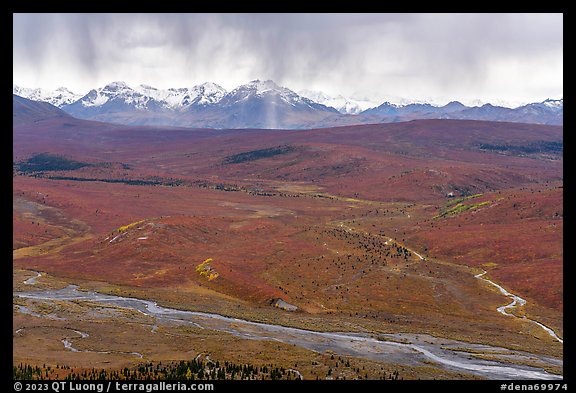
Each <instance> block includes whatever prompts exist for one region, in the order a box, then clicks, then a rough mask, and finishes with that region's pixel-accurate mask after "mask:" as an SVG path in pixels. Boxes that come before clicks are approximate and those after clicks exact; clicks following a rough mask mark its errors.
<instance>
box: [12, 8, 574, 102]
mask: <svg viewBox="0 0 576 393" xmlns="http://www.w3.org/2000/svg"><path fill="white" fill-rule="evenodd" d="M13 22H14V23H13V82H14V84H17V85H19V86H22V87H41V88H45V89H56V88H58V87H60V86H65V87H67V88H69V89H70V90H71V91H73V92H75V93H81V94H85V93H87V92H88V91H89V90H90V89H93V88H98V87H102V86H104V85H106V84H107V83H109V82H112V81H124V82H126V83H127V84H128V85H130V86H133V87H135V86H137V85H140V84H147V85H151V86H154V87H157V88H169V87H191V86H194V85H196V84H200V83H204V82H214V83H217V84H219V85H221V86H222V87H224V88H225V89H227V90H232V89H233V88H235V87H237V86H239V85H241V84H244V83H247V82H249V81H251V80H254V79H260V80H267V79H271V80H273V81H275V82H276V83H277V84H279V85H281V86H285V87H288V88H289V89H291V90H294V91H300V90H303V89H308V90H319V91H323V92H325V93H327V94H330V95H338V94H342V95H344V96H346V97H351V98H356V99H363V98H364V99H369V100H371V101H375V102H383V101H385V100H388V101H391V102H395V101H396V102H398V101H399V100H401V99H406V100H409V101H411V100H413V101H428V102H434V103H437V104H445V103H447V102H449V101H453V100H458V101H461V102H463V103H465V104H474V103H477V102H482V103H485V102H491V103H495V104H508V106H516V105H521V104H525V103H529V102H540V101H543V100H545V99H546V98H556V99H558V98H562V97H563V15H562V14H281V13H280V14H14V15H13Z"/></svg>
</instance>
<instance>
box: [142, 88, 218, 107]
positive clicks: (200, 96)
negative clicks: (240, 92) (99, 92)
mask: <svg viewBox="0 0 576 393" xmlns="http://www.w3.org/2000/svg"><path fill="white" fill-rule="evenodd" d="M135 90H136V91H137V92H139V93H141V94H143V95H144V96H148V97H151V98H153V99H154V100H156V101H158V102H160V103H162V104H163V106H164V107H165V108H168V109H183V108H188V107H190V106H191V105H212V104H216V103H217V102H219V101H220V100H221V99H222V97H224V95H225V94H226V90H225V89H224V88H223V87H222V86H220V85H217V84H216V83H211V82H206V83H203V84H201V85H196V86H193V87H190V88H188V87H182V88H169V89H157V88H155V87H152V86H147V85H140V86H138V87H136V89H135Z"/></svg>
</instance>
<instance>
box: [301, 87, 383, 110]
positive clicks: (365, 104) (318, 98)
mask: <svg viewBox="0 0 576 393" xmlns="http://www.w3.org/2000/svg"><path fill="white" fill-rule="evenodd" d="M298 94H300V95H301V96H303V97H306V98H309V99H311V100H312V101H314V102H317V103H319V104H322V105H326V106H329V107H332V108H335V109H336V110H337V111H338V112H340V113H342V114H352V115H356V114H358V113H360V112H362V111H364V110H366V109H368V108H373V107H375V106H378V103H376V102H372V101H370V100H357V99H352V98H346V97H344V96H342V95H341V94H339V95H337V96H334V97H333V96H329V95H328V94H326V93H323V92H321V91H317V90H300V91H299V92H298Z"/></svg>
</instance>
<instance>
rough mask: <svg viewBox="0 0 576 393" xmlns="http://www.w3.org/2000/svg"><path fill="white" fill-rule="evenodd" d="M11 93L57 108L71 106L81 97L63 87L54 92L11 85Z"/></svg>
mask: <svg viewBox="0 0 576 393" xmlns="http://www.w3.org/2000/svg"><path fill="white" fill-rule="evenodd" d="M12 93H13V94H16V95H17V96H20V97H24V98H27V99H29V100H32V101H43V102H47V103H49V104H52V105H54V106H56V107H58V108H60V107H62V106H64V105H68V104H71V103H73V102H74V101H77V100H78V99H79V98H81V97H82V95H81V94H76V93H73V92H71V91H70V90H68V89H67V88H65V87H59V88H57V89H56V90H47V89H41V88H27V87H21V86H17V85H13V86H12Z"/></svg>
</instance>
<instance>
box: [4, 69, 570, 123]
mask: <svg viewBox="0 0 576 393" xmlns="http://www.w3.org/2000/svg"><path fill="white" fill-rule="evenodd" d="M13 94H15V95H16V96H20V97H24V98H27V99H30V100H33V101H41V102H47V103H50V104H52V105H54V106H55V107H57V108H60V109H61V110H62V111H63V112H65V113H67V114H69V115H71V116H74V117H77V118H80V119H87V120H98V121H104V122H111V123H119V124H125V125H166V126H182V127H195V128H271V129H277V128H284V129H287V128H292V129H302V128H323V127H333V126H339V125H351V124H371V123H391V122H399V121H408V120H415V119H467V120H492V121H508V122H521V123H535V124H552V125H561V124H563V109H564V103H563V99H559V100H555V99H547V100H545V101H543V102H540V103H531V104H527V105H523V106H520V107H517V108H506V107H503V106H495V105H491V104H484V105H482V106H474V107H469V106H466V105H464V104H462V103H460V102H458V101H453V102H450V103H448V104H446V105H444V106H435V105H432V104H429V103H411V104H405V105H400V104H393V103H390V102H384V103H382V104H381V105H379V106H373V103H371V102H369V101H365V100H364V101H362V100H353V99H349V98H346V97H343V96H336V97H331V96H329V95H327V94H324V93H322V92H318V91H310V90H304V91H300V92H299V93H295V92H294V91H292V90H290V89H288V88H286V87H281V86H278V85H277V84H276V83H274V82H273V81H271V80H266V81H260V80H253V81H251V82H249V83H247V84H244V85H241V86H238V87H237V88H235V89H233V90H232V91H229V92H228V91H226V89H224V88H223V87H222V86H219V85H217V84H215V83H210V82H207V83H203V84H200V85H197V86H193V87H190V88H186V87H185V88H170V89H157V88H155V87H152V86H148V85H139V86H137V87H135V88H132V87H130V86H128V85H127V84H126V83H124V82H112V83H109V84H107V85H106V86H104V87H101V88H97V89H92V90H90V91H89V92H88V93H87V94H85V95H83V96H82V95H79V94H75V93H73V92H71V91H70V90H69V89H67V88H65V87H61V88H58V89H57V90H55V91H49V90H45V89H40V88H36V89H34V88H23V87H20V86H16V85H14V86H13ZM370 106H373V107H370Z"/></svg>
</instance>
